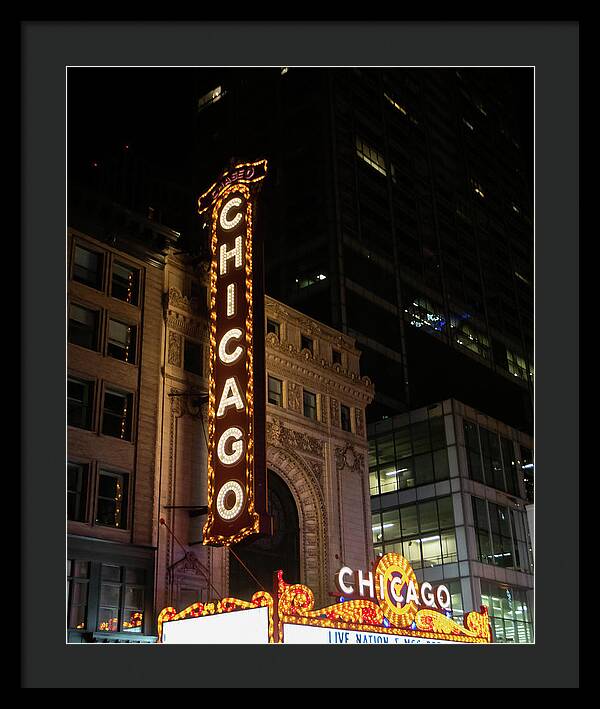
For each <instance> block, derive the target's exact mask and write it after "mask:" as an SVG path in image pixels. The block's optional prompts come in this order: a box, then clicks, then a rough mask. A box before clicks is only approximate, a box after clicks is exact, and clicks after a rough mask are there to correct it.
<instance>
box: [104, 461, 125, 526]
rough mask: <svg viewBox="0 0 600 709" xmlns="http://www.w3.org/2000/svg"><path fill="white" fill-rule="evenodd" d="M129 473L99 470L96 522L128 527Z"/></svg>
mask: <svg viewBox="0 0 600 709" xmlns="http://www.w3.org/2000/svg"><path fill="white" fill-rule="evenodd" d="M128 483H129V475H126V474H123V473H114V472H112V471H110V470H100V471H99V472H98V495H97V499H96V524H100V525H102V526H103V527H116V528H118V529H126V528H127V494H128Z"/></svg>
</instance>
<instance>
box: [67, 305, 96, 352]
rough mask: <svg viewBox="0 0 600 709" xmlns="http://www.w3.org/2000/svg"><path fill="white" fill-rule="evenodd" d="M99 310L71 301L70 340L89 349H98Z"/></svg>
mask: <svg viewBox="0 0 600 709" xmlns="http://www.w3.org/2000/svg"><path fill="white" fill-rule="evenodd" d="M98 315H99V314H98V311H97V310H90V309H89V308H84V307H83V306H81V305H76V304H75V303H71V306H70V307H69V342H72V343H73V344H74V345H79V346H80V347H87V348H88V349H89V350H96V349H98V321H99V317H98Z"/></svg>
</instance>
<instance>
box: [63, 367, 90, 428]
mask: <svg viewBox="0 0 600 709" xmlns="http://www.w3.org/2000/svg"><path fill="white" fill-rule="evenodd" d="M93 400H94V383H93V382H88V381H84V380H82V379H75V378H73V377H69V379H68V381H67V423H68V425H69V426H77V428H86V429H90V428H91V427H92V402H93Z"/></svg>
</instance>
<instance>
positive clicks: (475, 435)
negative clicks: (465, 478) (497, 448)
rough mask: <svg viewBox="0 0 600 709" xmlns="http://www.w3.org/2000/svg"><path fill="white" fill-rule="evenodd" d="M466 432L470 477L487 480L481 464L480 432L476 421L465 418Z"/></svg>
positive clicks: (482, 480)
mask: <svg viewBox="0 0 600 709" xmlns="http://www.w3.org/2000/svg"><path fill="white" fill-rule="evenodd" d="M463 428H464V432H465V447H466V449H467V463H468V468H469V477H470V478H471V480H477V481H478V482H481V483H483V482H485V480H484V477H483V468H482V466H481V450H480V448H479V432H478V428H477V424H476V423H471V421H467V420H465V421H464V422H463Z"/></svg>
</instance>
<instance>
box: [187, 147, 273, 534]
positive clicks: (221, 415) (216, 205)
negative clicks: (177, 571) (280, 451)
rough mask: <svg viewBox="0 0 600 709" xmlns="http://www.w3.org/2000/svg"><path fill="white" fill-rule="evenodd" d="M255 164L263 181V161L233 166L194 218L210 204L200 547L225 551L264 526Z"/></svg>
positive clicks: (260, 294)
mask: <svg viewBox="0 0 600 709" xmlns="http://www.w3.org/2000/svg"><path fill="white" fill-rule="evenodd" d="M257 165H258V166H260V168H261V170H262V177H264V174H265V172H266V161H260V162H259V163H251V164H245V165H239V166H236V167H235V168H234V169H233V171H232V172H231V173H226V174H225V177H222V178H221V179H220V180H219V181H217V183H215V185H216V186H215V185H213V186H212V187H211V188H210V190H209V191H208V192H206V193H205V194H204V195H202V197H200V198H199V200H198V206H199V212H202V211H204V209H206V208H207V207H206V206H204V207H203V205H206V200H207V199H210V200H212V201H211V207H212V209H211V212H210V214H211V220H210V221H211V255H212V260H211V273H210V289H211V303H210V306H211V307H210V375H209V410H208V466H207V467H208V518H207V521H206V524H205V526H204V530H203V542H204V543H205V544H213V545H225V546H228V545H229V544H233V543H236V542H239V541H241V539H243V538H245V537H247V536H249V535H251V534H257V533H265V532H267V531H268V528H269V524H268V516H267V514H266V470H265V454H264V449H265V444H264V409H265V403H264V398H265V394H264V325H263V308H264V290H263V287H262V263H261V252H260V249H257V248H255V243H254V229H253V214H254V191H253V190H252V189H251V187H254V185H249V184H247V183H252V182H254V181H259V180H260V179H262V178H260V177H256V174H257V169H256V166H257ZM255 178H256V180H255ZM208 195H210V196H208ZM202 207H203V208H202ZM255 313H256V317H255Z"/></svg>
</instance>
